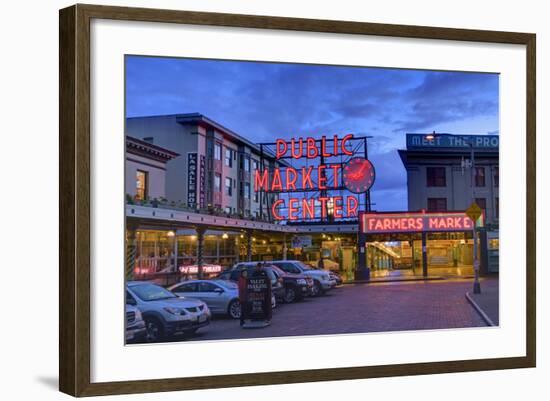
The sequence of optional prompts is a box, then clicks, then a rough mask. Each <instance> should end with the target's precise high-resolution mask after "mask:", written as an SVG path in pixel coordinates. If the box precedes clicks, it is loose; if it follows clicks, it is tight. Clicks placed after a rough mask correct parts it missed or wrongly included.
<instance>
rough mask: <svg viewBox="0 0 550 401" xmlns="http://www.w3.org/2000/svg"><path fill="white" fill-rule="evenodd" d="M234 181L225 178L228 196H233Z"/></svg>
mask: <svg viewBox="0 0 550 401" xmlns="http://www.w3.org/2000/svg"><path fill="white" fill-rule="evenodd" d="M232 183H233V181H232V180H231V178H229V177H225V194H226V195H227V196H232V195H233V185H232Z"/></svg>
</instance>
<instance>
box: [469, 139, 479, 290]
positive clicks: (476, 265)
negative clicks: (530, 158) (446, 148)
mask: <svg viewBox="0 0 550 401" xmlns="http://www.w3.org/2000/svg"><path fill="white" fill-rule="evenodd" d="M466 143H467V144H468V146H469V147H470V173H471V174H470V187H471V189H472V204H473V203H475V201H476V198H475V183H474V181H475V165H476V164H475V155H474V141H473V138H472V137H470V138H469V140H468V142H466ZM473 223H474V224H473V228H472V239H473V241H474V294H481V284H480V283H479V260H477V231H476V223H477V222H476V221H474V222H473Z"/></svg>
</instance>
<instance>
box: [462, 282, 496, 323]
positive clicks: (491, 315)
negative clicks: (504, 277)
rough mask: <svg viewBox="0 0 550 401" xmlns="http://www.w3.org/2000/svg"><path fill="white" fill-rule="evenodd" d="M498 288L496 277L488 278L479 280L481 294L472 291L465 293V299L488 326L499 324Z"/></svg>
mask: <svg viewBox="0 0 550 401" xmlns="http://www.w3.org/2000/svg"><path fill="white" fill-rule="evenodd" d="M498 289H499V286H498V278H488V279H484V280H482V281H481V294H474V293H473V292H472V291H468V292H467V293H466V299H467V300H468V301H469V302H470V304H472V306H473V307H474V309H476V310H477V311H478V313H479V314H480V315H481V316H482V317H483V319H484V320H485V321H486V323H487V324H488V325H489V326H498V325H499V309H498V305H499V291H498Z"/></svg>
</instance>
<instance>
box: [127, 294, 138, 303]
mask: <svg viewBox="0 0 550 401" xmlns="http://www.w3.org/2000/svg"><path fill="white" fill-rule="evenodd" d="M126 303H127V304H128V305H135V304H136V299H135V298H134V297H133V296H132V294H130V293H129V292H128V291H126Z"/></svg>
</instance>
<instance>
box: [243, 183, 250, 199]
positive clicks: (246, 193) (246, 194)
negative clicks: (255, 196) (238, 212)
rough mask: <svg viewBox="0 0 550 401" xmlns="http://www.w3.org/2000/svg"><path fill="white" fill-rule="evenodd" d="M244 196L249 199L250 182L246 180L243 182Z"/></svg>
mask: <svg viewBox="0 0 550 401" xmlns="http://www.w3.org/2000/svg"><path fill="white" fill-rule="evenodd" d="M244 198H245V199H250V183H248V182H245V183H244Z"/></svg>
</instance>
